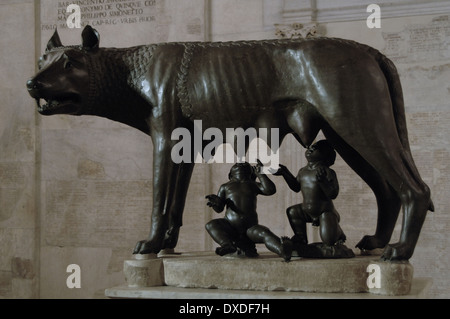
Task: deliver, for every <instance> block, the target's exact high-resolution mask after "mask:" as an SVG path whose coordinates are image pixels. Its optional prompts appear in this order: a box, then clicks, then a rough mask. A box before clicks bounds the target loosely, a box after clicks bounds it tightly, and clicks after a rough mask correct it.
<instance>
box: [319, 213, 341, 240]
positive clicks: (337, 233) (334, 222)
mask: <svg viewBox="0 0 450 319" xmlns="http://www.w3.org/2000/svg"><path fill="white" fill-rule="evenodd" d="M319 220H320V238H321V239H322V242H323V243H324V244H326V245H330V246H331V245H334V244H336V242H337V241H338V240H341V239H343V238H342V237H344V240H345V236H344V233H343V231H342V229H341V227H340V226H339V217H338V215H337V214H336V213H334V212H324V213H322V214H321V215H320V217H319Z"/></svg>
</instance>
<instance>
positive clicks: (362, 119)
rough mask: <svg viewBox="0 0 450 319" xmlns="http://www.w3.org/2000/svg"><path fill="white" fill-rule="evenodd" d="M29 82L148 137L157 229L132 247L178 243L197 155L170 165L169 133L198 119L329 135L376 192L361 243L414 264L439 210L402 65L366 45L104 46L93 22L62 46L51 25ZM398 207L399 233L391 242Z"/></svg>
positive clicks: (57, 108)
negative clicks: (413, 125) (410, 130)
mask: <svg viewBox="0 0 450 319" xmlns="http://www.w3.org/2000/svg"><path fill="white" fill-rule="evenodd" d="M27 88H28V92H29V94H30V95H31V97H33V98H34V99H36V101H37V107H38V111H39V113H41V114H43V115H52V114H72V115H96V116H102V117H106V118H109V119H111V120H114V121H119V122H122V123H125V124H128V125H130V126H132V127H134V128H136V129H138V130H141V131H143V132H145V133H146V134H148V135H150V136H151V138H152V141H153V150H154V155H153V176H154V181H153V187H154V189H153V212H152V219H151V229H150V234H149V236H148V238H147V239H145V240H142V241H139V242H138V243H137V245H136V247H135V250H134V253H140V254H147V253H158V252H159V251H160V250H161V249H165V248H174V247H175V246H176V244H177V240H178V233H179V229H180V226H181V223H182V214H183V209H184V205H185V199H186V193H187V190H188V186H189V181H190V178H191V174H192V170H193V167H194V160H192V161H190V162H188V161H183V162H181V163H175V162H174V161H172V159H171V149H172V147H173V146H174V145H175V144H176V143H177V141H174V140H172V139H171V134H172V132H173V130H174V129H176V128H179V127H184V128H187V129H188V130H190V131H191V132H192V131H193V130H194V125H193V122H194V120H201V121H202V125H203V128H204V129H206V128H210V127H215V128H219V129H220V130H223V132H225V129H226V128H238V127H241V128H243V129H247V128H250V127H253V128H255V129H257V130H258V129H259V128H279V138H280V141H279V142H280V143H281V141H282V140H283V138H284V137H285V136H286V135H287V134H289V133H292V134H293V135H294V136H295V138H296V139H297V141H298V142H299V143H300V144H301V145H303V146H304V147H308V146H310V145H311V144H312V143H313V141H314V139H315V137H316V135H317V134H318V132H319V131H320V130H322V132H323V133H324V135H325V137H326V138H327V139H328V141H329V142H330V143H331V144H332V146H333V147H334V148H335V149H336V150H337V152H338V153H339V154H340V155H341V156H342V158H343V159H344V160H345V161H346V162H347V163H348V165H349V166H350V167H351V168H352V169H353V170H354V171H355V172H356V173H357V174H358V175H359V176H360V177H361V178H362V179H363V180H364V181H365V182H366V183H367V184H368V185H369V186H370V187H371V189H372V190H373V192H374V193H375V196H376V200H377V205H378V219H377V227H376V231H375V234H374V235H372V236H364V237H363V238H362V240H361V241H360V242H359V243H358V244H357V247H359V248H361V249H367V250H371V249H374V248H381V247H385V246H386V248H385V251H384V254H383V256H382V258H384V259H387V260H407V259H409V258H410V257H411V256H412V254H413V252H414V248H415V246H416V243H417V239H418V237H419V234H420V231H421V228H422V225H423V222H424V219H425V216H426V214H427V211H428V210H433V204H432V201H431V199H430V190H429V188H428V187H427V185H426V184H425V183H424V182H423V181H422V179H421V177H420V175H419V172H418V170H417V168H416V166H415V164H414V161H413V158H412V155H411V151H410V147H409V142H408V136H407V129H406V121H405V109H404V103H403V95H402V88H401V84H400V80H399V76H398V74H397V71H396V68H395V66H394V65H393V63H392V62H391V61H390V60H389V59H388V58H387V57H385V56H384V55H383V54H381V53H380V52H379V51H377V50H375V49H373V48H371V47H369V46H366V45H363V44H359V43H356V42H353V41H349V40H343V39H331V38H315V39H308V40H266V41H237V42H224V43H221V42H217V43H214V42H211V43H209V42H205V43H203V42H183V43H181V42H180V43H162V44H152V45H144V46H136V47H131V48H125V49H117V48H100V47H99V34H98V32H97V31H96V30H94V29H93V28H91V27H90V26H87V27H86V28H85V29H84V30H83V32H82V44H81V45H80V46H63V45H62V43H61V40H60V38H59V36H58V33H57V32H55V34H54V35H53V37H52V38H51V39H50V41H49V42H48V46H47V49H46V51H45V53H44V55H43V56H42V57H41V58H40V60H39V72H38V73H37V74H36V75H35V76H34V77H33V78H31V79H30V80H29V81H28V82H27ZM42 99H43V100H45V101H46V102H45V103H46V104H44V102H43V101H41V100H42ZM267 131H269V132H270V130H267ZM267 143H268V145H272V144H270V143H271V135H270V134H268V136H267ZM193 156H195V155H194V154H193ZM401 207H402V209H403V224H402V230H401V236H400V240H399V242H397V243H392V244H388V243H389V241H390V238H391V235H392V232H393V229H394V226H395V223H396V220H397V217H398V214H399V211H400V208H401Z"/></svg>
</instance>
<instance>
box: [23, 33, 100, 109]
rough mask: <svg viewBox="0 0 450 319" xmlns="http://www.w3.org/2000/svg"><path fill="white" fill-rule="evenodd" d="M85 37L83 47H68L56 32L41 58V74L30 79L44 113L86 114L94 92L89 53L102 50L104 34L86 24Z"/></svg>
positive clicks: (32, 92) (33, 95)
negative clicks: (101, 36)
mask: <svg viewBox="0 0 450 319" xmlns="http://www.w3.org/2000/svg"><path fill="white" fill-rule="evenodd" d="M82 40H83V41H82V45H80V46H67V47H66V46H63V44H62V43H61V40H60V38H59V35H58V31H55V33H54V34H53V36H52V38H51V39H50V41H49V42H48V44H47V48H46V50H45V53H44V55H42V56H41V57H40V59H39V61H38V67H39V71H38V73H37V74H36V75H35V76H34V77H32V78H31V79H29V80H28V81H27V89H28V93H29V94H30V95H31V97H32V98H34V99H35V100H36V103H37V107H38V112H39V113H41V114H42V115H53V114H72V115H81V114H86V109H87V108H88V107H89V104H90V99H91V98H92V95H93V94H94V92H92V88H91V87H90V86H91V81H92V80H91V79H90V72H89V69H90V61H89V55H90V54H92V53H93V52H95V51H96V50H98V48H99V42H100V36H99V34H98V32H97V31H96V30H94V29H93V28H92V27H90V26H86V27H85V28H84V30H83V32H82ZM42 100H45V103H44V102H43V101H42Z"/></svg>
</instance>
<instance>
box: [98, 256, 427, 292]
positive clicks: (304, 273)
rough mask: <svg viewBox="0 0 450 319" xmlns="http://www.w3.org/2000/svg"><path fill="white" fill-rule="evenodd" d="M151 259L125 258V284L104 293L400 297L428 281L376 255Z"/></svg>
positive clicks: (406, 265) (408, 266) (423, 289)
mask: <svg viewBox="0 0 450 319" xmlns="http://www.w3.org/2000/svg"><path fill="white" fill-rule="evenodd" d="M147 257H148V256H147ZM152 257H153V258H152V259H144V260H126V261H125V263H124V274H125V278H126V281H127V286H128V287H116V288H111V289H107V290H106V296H108V297H113V298H117V297H127V296H128V298H136V297H138V296H143V295H142V294H144V293H147V294H149V295H148V297H149V298H158V296H160V297H161V298H167V296H164V294H165V293H166V294H167V293H169V295H171V294H172V295H173V294H181V295H182V293H183V291H189V294H192V293H194V292H195V291H197V293H199V294H203V295H205V294H206V295H210V297H209V298H220V297H219V296H220V293H222V294H225V295H227V296H228V298H230V296H229V295H230V294H233V293H234V294H235V295H236V297H237V298H240V297H238V296H247V295H248V296H253V297H254V298H262V296H270V297H268V298H276V297H275V296H276V295H277V294H278V296H283V298H289V295H291V296H292V297H294V296H296V297H297V298H299V297H301V296H302V294H303V295H305V294H306V295H308V296H309V295H312V296H315V297H316V298H317V297H319V295H318V294H320V295H323V294H325V295H327V294H328V296H329V297H331V298H336V297H337V295H342V297H343V298H345V296H346V295H347V296H348V297H350V296H352V297H355V296H361V297H364V298H365V297H368V296H366V295H372V296H380V297H383V296H405V297H406V296H408V295H410V294H411V293H412V292H413V293H414V294H416V295H421V297H423V294H424V292H426V291H427V289H428V288H429V286H430V285H431V280H428V279H419V280H416V281H413V267H412V265H411V264H410V263H409V262H407V261H405V262H383V261H380V260H379V256H356V257H355V258H348V259H307V258H293V259H292V261H291V262H289V263H286V262H284V261H283V260H282V259H281V258H279V257H278V256H276V255H274V254H270V253H266V254H261V256H260V257H259V258H256V259H249V258H238V257H219V256H217V255H215V254H214V253H213V252H200V253H183V254H172V255H166V256H162V257H158V258H156V256H152ZM374 269H375V270H374ZM376 276H378V278H377V279H376ZM413 282H414V283H415V287H414V289H412V286H413ZM133 292H134V293H133ZM181 295H180V296H181ZM206 295H205V296H206ZM274 295H275V296H274ZM363 295H364V296H363ZM191 296H192V295H191ZM332 296H334V297H332ZM180 298H183V297H180ZM205 298H208V297H205ZM244 298H246V297H244ZM319 298H324V297H323V296H321V297H319Z"/></svg>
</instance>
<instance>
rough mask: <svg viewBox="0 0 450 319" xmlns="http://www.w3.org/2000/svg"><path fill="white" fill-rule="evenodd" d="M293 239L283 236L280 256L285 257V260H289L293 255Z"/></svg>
mask: <svg viewBox="0 0 450 319" xmlns="http://www.w3.org/2000/svg"><path fill="white" fill-rule="evenodd" d="M292 247H293V244H292V241H291V240H290V239H289V237H284V236H283V237H281V254H280V256H281V257H282V258H283V259H284V261H286V262H288V261H290V260H291V257H292Z"/></svg>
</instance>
